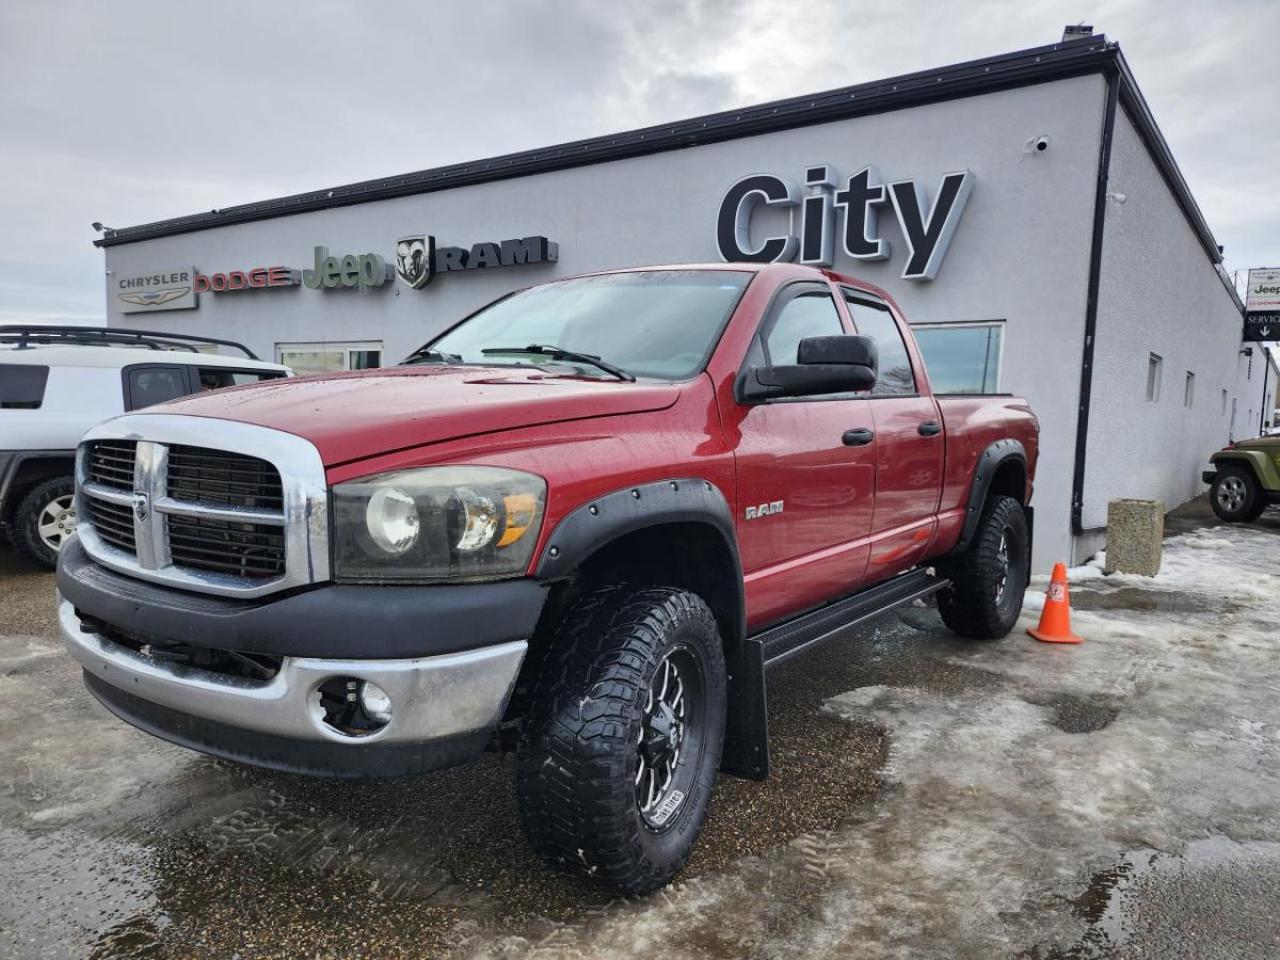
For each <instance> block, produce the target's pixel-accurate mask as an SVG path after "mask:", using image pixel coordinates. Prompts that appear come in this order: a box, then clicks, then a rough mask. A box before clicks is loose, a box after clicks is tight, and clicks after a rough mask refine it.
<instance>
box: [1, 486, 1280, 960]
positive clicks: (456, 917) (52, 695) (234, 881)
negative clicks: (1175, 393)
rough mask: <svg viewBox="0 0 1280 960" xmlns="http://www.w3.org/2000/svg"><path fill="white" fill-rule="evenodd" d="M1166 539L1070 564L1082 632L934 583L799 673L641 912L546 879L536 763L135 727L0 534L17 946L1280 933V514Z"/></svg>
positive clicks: (955, 940)
mask: <svg viewBox="0 0 1280 960" xmlns="http://www.w3.org/2000/svg"><path fill="white" fill-rule="evenodd" d="M1169 529H1170V532H1171V533H1172V534H1175V535H1174V536H1172V537H1171V539H1170V540H1169V542H1168V549H1167V553H1166V563H1165V568H1164V570H1163V571H1162V574H1161V576H1160V577H1158V578H1156V579H1155V580H1143V579H1141V578H1132V577H1120V576H1115V577H1107V578H1103V577H1101V576H1096V577H1092V578H1085V579H1082V580H1080V581H1079V582H1076V583H1073V585H1072V591H1073V601H1074V603H1075V609H1076V616H1075V622H1074V626H1075V627H1076V631H1077V632H1078V633H1081V634H1082V635H1084V636H1085V637H1086V638H1087V640H1086V643H1085V645H1084V646H1082V647H1079V648H1056V647H1047V646H1044V645H1040V644H1037V643H1035V642H1034V641H1032V640H1030V639H1028V638H1027V637H1026V636H1025V634H1023V633H1022V629H1023V628H1024V627H1025V626H1026V625H1027V624H1028V623H1031V622H1033V621H1034V617H1035V616H1036V611H1035V610H1034V609H1031V610H1029V611H1028V612H1027V614H1026V615H1025V616H1024V620H1025V622H1024V623H1023V624H1022V625H1020V627H1019V629H1018V631H1017V632H1015V634H1014V635H1012V636H1010V637H1009V638H1007V639H1006V640H1003V641H998V642H995V643H979V644H974V643H969V642H964V641H959V640H957V639H955V638H953V637H951V636H950V635H948V634H947V633H946V631H945V630H944V629H943V628H942V626H941V624H940V622H939V620H938V617H937V614H936V611H934V610H933V609H932V608H930V607H927V606H915V607H910V608H907V609H905V610H903V611H901V612H900V613H898V614H897V615H893V616H890V617H886V618H884V619H883V620H882V622H880V623H879V624H876V625H875V626H873V627H871V628H867V629H861V630H857V631H853V632H851V633H850V634H849V635H848V636H847V637H844V638H842V639H840V640H838V641H835V642H833V643H831V644H828V645H827V646H825V647H824V648H822V649H821V650H819V651H816V652H814V653H812V654H810V655H807V656H805V657H801V658H798V659H797V660H795V661H792V662H789V663H788V664H786V665H785V666H784V667H782V668H781V669H780V670H778V671H777V672H776V673H774V674H772V675H771V676H770V711H771V719H772V723H773V739H772V747H773V756H774V762H775V773H774V776H773V777H772V778H771V779H770V780H769V781H768V782H766V783H763V784H760V783H753V782H748V781H741V780H734V779H728V778H726V779H725V780H723V781H722V782H721V785H720V787H719V788H718V790H717V792H716V795H715V798H714V802H713V806H712V813H711V816H710V818H709V820H708V823H707V827H706V830H705V832H704V834H703V837H702V839H701V841H700V843H699V846H698V849H697V852H696V854H695V856H694V858H693V861H692V862H691V863H690V865H689V867H688V868H687V870H686V871H685V873H684V874H683V875H682V876H681V878H680V879H679V880H678V881H677V883H675V884H673V885H672V886H671V887H670V888H668V889H667V890H665V891H662V892H661V893H659V894H656V895H654V896H651V897H648V898H644V899H640V900H630V901H627V900H616V899H614V898H612V897H611V896H610V895H609V894H608V893H607V892H606V891H603V890H601V889H599V888H597V887H595V886H593V885H590V884H588V883H586V882H583V881H579V880H576V879H572V878H566V877H562V876H560V875H558V874H554V873H548V872H546V871H544V870H543V869H542V867H541V866H540V865H539V863H538V862H537V860H536V859H535V858H534V857H533V856H532V854H531V853H530V852H529V851H528V849H527V848H526V846H525V844H524V841H523V838H522V836H521V834H520V828H519V822H518V817H517V815H516V809H515V797H514V790H513V784H512V780H513V764H512V761H511V760H510V759H509V758H506V757H502V756H498V755H486V756H485V757H483V758H482V759H481V760H480V761H479V762H477V763H475V764H473V765H470V766H468V767H464V768H459V769H456V770H451V771H444V772H441V773H437V774H434V775H431V776H427V777H420V778H411V779H404V780H397V781H384V782H370V783H359V784H352V783H345V782H342V783H339V782H327V781H320V780H312V779H308V778H303V777H294V776H287V775H280V774H272V773H267V772H263V771H258V770H254V769H250V768H244V767H239V766H236V765H234V764H230V763H226V762H222V761H216V760H212V759H209V758H205V757H201V756H198V755H196V754H193V753H190V752H188V751H185V750H183V749H181V748H178V747H174V746H171V745H168V744H165V743H162V742H159V741H157V740H154V739H153V738H151V737H148V736H147V735H145V734H142V733H140V732H137V731H135V730H132V729H130V728H128V727H127V726H125V725H123V724H121V723H120V722H118V721H116V720H115V719H114V718H112V717H110V716H109V715H108V714H107V713H106V711H105V710H103V709H102V708H101V707H99V706H98V705H97V704H96V702H94V701H93V700H92V698H91V697H90V696H89V695H88V694H87V693H86V692H85V691H84V689H83V687H82V686H81V684H80V680H79V675H78V670H77V669H76V668H75V667H74V665H73V664H72V663H71V661H70V660H69V658H68V657H67V656H66V655H65V654H64V653H63V652H62V650H61V647H60V644H59V642H58V641H57V640H56V635H55V624H54V618H53V610H52V591H53V579H52V576H51V575H48V574H41V573H33V572H30V571H29V570H26V569H25V568H24V567H22V566H21V563H20V561H18V560H17V559H16V558H14V557H13V555H12V554H11V553H10V552H8V550H7V548H5V547H0V861H2V862H3V863H4V864H5V865H6V868H5V870H4V871H3V873H2V874H0V956H15V957H66V956H88V957H95V958H104V960H105V958H117V957H224V958H225V957H232V956H237V955H238V956H239V957H241V958H244V960H248V958H251V957H296V956H307V957H356V956H370V957H431V956H443V955H454V956H503V957H506V956H512V957H514V956H527V955H538V956H562V955H568V956H582V957H587V956H609V957H613V956H645V957H649V956H653V955H655V954H658V953H661V954H662V955H664V956H670V957H684V956H690V957H694V956H706V957H738V956H758V957H773V956H781V955H799V956H832V957H835V956H849V955H856V956H860V957H882V956H883V957H897V956H902V957H907V956H910V957H934V956H936V957H952V956H961V957H975V958H976V957H983V958H986V957H994V956H1018V957H1027V958H1057V957H1061V958H1067V957H1131V956H1132V957H1138V956H1160V957H1178V956H1186V957H1200V956H1215V955H1216V956H1223V957H1233V958H1234V957H1252V956H1258V957H1263V956H1276V955H1280V940H1277V937H1278V936H1280V918H1278V917H1277V916H1276V913H1277V911H1280V897H1277V893H1280V764H1277V762H1276V761H1277V760H1280V705H1278V699H1277V694H1278V693H1280V658H1277V656H1276V653H1277V645H1278V643H1280V638H1277V637H1276V635H1275V629H1274V625H1275V624H1276V623H1277V622H1280V619H1278V617H1280V600H1278V599H1277V598H1278V597H1280V536H1277V534H1280V513H1278V512H1277V511H1271V512H1269V513H1268V514H1267V515H1265V516H1264V518H1263V519H1262V520H1261V521H1259V522H1258V523H1257V524H1254V525H1251V526H1250V527H1248V528H1241V527H1219V526H1216V525H1215V524H1214V523H1212V522H1211V518H1209V519H1206V517H1205V516H1204V509H1203V508H1202V507H1195V506H1193V507H1192V508H1191V509H1189V510H1184V511H1181V512H1180V514H1179V516H1178V517H1175V518H1173V519H1172V520H1171V521H1170V523H1169ZM1041 589H1043V588H1041ZM1035 599H1036V595H1035V594H1034V593H1033V595H1032V597H1031V601H1032V603H1031V606H1034V605H1035Z"/></svg>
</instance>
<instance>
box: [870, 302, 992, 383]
mask: <svg viewBox="0 0 1280 960" xmlns="http://www.w3.org/2000/svg"><path fill="white" fill-rule="evenodd" d="M854 322H855V323H856V322H857V318H856V317H855V319H854ZM911 329H912V330H913V331H914V332H915V335H916V343H917V344H918V345H919V347H920V352H921V353H922V354H923V355H924V366H925V369H926V370H928V371H929V381H930V382H931V383H932V384H933V392H934V393H999V392H1000V367H1001V362H1002V359H1003V355H1004V321H1003V320H996V321H984V322H981V323H929V324H913V325H912V328H911Z"/></svg>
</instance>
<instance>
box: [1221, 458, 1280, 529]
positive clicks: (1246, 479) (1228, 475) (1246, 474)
mask: <svg viewBox="0 0 1280 960" xmlns="http://www.w3.org/2000/svg"><path fill="white" fill-rule="evenodd" d="M1209 503H1210V504H1211V505H1212V506H1213V512H1214V513H1215V514H1217V515H1218V519H1219V520H1225V521H1226V522H1227V523H1248V522H1250V521H1252V520H1257V519H1258V517H1260V516H1261V515H1262V511H1263V510H1264V509H1266V506H1267V502H1266V499H1265V498H1264V497H1263V495H1262V490H1261V489H1260V488H1259V486H1258V480H1257V478H1256V477H1254V475H1253V472H1252V471H1251V470H1248V469H1246V468H1244V467H1237V466H1222V467H1219V468H1218V473H1217V475H1216V476H1215V477H1214V478H1213V484H1212V485H1211V486H1210V487H1209Z"/></svg>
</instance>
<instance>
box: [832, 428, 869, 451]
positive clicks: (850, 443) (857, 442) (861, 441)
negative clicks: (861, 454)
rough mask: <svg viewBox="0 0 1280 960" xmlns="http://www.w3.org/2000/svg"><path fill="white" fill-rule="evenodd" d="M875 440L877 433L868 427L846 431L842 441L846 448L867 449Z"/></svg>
mask: <svg viewBox="0 0 1280 960" xmlns="http://www.w3.org/2000/svg"><path fill="white" fill-rule="evenodd" d="M875 438H876V435H875V431H873V430H868V429H867V428H866V427H858V428H857V429H856V430H846V431H845V432H844V436H843V437H841V438H840V439H841V440H842V441H843V442H844V445H845V446H846V447H865V446H866V445H867V444H868V443H870V442H871V441H872V440H874V439H875Z"/></svg>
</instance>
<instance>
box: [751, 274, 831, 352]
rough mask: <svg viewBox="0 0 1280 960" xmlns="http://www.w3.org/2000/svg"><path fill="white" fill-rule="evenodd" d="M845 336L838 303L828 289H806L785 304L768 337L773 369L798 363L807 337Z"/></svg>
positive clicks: (765, 347)
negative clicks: (801, 344)
mask: <svg viewBox="0 0 1280 960" xmlns="http://www.w3.org/2000/svg"><path fill="white" fill-rule="evenodd" d="M843 333H844V327H843V326H842V325H841V323H840V314H839V313H837V312H836V304H835V301H834V300H833V299H832V298H831V294H830V293H828V292H826V291H825V290H816V289H815V290H806V291H804V292H803V293H800V294H797V295H796V296H793V297H792V298H791V299H790V300H788V301H787V302H786V303H784V304H783V306H782V309H781V310H779V311H778V314H777V316H775V317H774V318H773V322H772V323H771V324H770V325H769V329H768V331H767V332H766V333H765V335H764V351H765V362H766V363H768V364H769V366H784V365H787V364H794V363H795V362H796V359H797V354H798V352H799V349H800V341H801V340H803V339H804V338H805V337H838V336H840V335H841V334H843Z"/></svg>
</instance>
